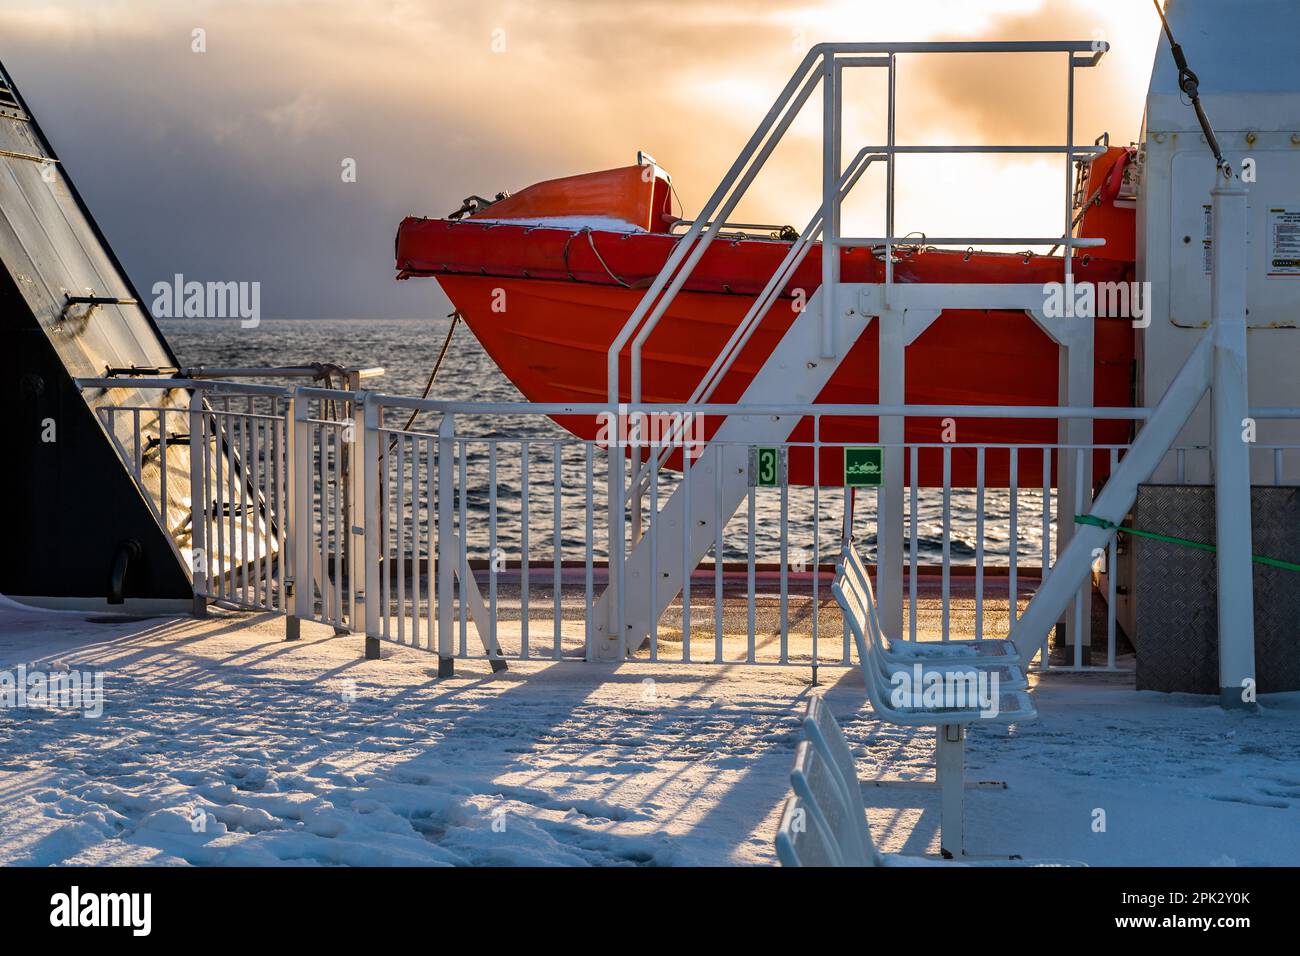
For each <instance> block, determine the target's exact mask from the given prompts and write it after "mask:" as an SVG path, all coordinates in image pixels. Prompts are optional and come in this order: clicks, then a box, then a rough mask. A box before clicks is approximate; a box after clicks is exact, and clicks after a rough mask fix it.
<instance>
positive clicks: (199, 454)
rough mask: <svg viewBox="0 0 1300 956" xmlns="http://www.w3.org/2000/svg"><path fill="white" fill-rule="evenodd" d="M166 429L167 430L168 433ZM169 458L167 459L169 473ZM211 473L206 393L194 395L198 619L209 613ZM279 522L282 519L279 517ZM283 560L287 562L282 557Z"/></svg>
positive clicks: (193, 544) (193, 559)
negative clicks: (205, 422)
mask: <svg viewBox="0 0 1300 956" xmlns="http://www.w3.org/2000/svg"><path fill="white" fill-rule="evenodd" d="M165 431H166V429H163V432H164V433H165ZM166 467H167V459H166V457H164V458H163V471H164V473H165V472H166ZM207 473H208V440H207V435H206V433H205V430H204V427H203V393H202V392H200V391H199V390H198V389H195V390H194V391H193V392H191V393H190V570H191V572H193V575H194V616H195V617H204V616H205V615H206V614H207V613H208V566H209V565H208V544H207V535H208V509H209V503H208V500H207V495H206V494H205V493H204V487H205V485H206V481H205V479H206V478H207ZM276 520H277V521H278V520H281V519H280V516H279V515H277V516H276ZM280 560H281V561H283V560H284V555H283V554H281V556H280Z"/></svg>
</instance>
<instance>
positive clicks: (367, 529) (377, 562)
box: [357, 392, 391, 661]
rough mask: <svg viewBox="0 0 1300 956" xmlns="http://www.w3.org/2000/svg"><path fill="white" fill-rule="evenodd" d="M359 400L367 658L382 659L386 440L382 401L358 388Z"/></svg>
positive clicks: (385, 571)
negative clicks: (382, 429) (382, 464)
mask: <svg viewBox="0 0 1300 956" xmlns="http://www.w3.org/2000/svg"><path fill="white" fill-rule="evenodd" d="M357 402H358V403H359V404H360V405H361V421H362V429H361V435H360V436H359V437H360V439H361V474H362V478H361V483H362V491H363V495H364V497H363V500H364V502H365V507H364V509H363V511H364V519H363V520H364V524H363V526H362V530H363V532H364V534H363V538H364V540H365V551H366V557H365V566H366V570H365V576H366V587H367V590H366V600H365V609H366V660H368V661H374V660H379V656H380V654H379V638H380V636H381V635H382V633H383V631H382V629H381V628H382V625H381V623H380V614H381V613H382V614H383V615H385V616H386V615H387V614H388V608H387V607H380V603H381V600H380V599H381V595H382V594H383V593H384V589H383V587H382V586H381V584H380V576H381V575H384V574H388V573H389V571H390V570H391V569H390V568H388V567H387V566H386V565H381V558H380V548H381V547H384V549H385V550H387V548H386V542H385V541H384V526H383V522H382V521H380V518H379V503H380V498H381V495H382V494H383V485H384V479H385V478H386V477H387V476H386V475H382V474H381V473H380V469H379V456H380V443H381V442H382V441H383V440H384V436H383V434H382V433H381V432H380V431H379V405H378V404H377V403H376V402H375V401H374V399H373V398H372V397H371V394H370V393H369V392H358V393H357Z"/></svg>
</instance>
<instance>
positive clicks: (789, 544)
mask: <svg viewBox="0 0 1300 956" xmlns="http://www.w3.org/2000/svg"><path fill="white" fill-rule="evenodd" d="M448 321H449V320H448V319H446V318H442V317H439V318H437V319H407V320H392V319H329V320H273V319H272V320H263V321H262V322H261V323H259V324H258V325H257V326H256V327H255V328H246V327H243V326H241V324H240V323H239V322H237V321H232V320H223V319H165V320H159V326H160V328H161V329H162V332H163V334H164V335H165V336H166V337H167V340H168V342H170V343H171V346H172V349H173V350H174V351H175V352H176V354H177V357H178V359H179V361H180V364H181V365H186V366H190V365H207V366H275V365H301V364H310V363H313V362H329V363H333V364H336V365H342V366H382V367H383V368H384V375H383V377H382V378H380V379H377V380H375V381H374V382H373V383H372V387H373V388H374V389H375V390H377V391H380V392H383V393H385V394H388V395H402V396H418V395H420V394H421V393H422V391H423V389H424V386H425V383H426V382H427V380H428V377H429V372H430V370H431V369H432V367H433V364H434V362H435V361H436V359H437V357H438V350H439V348H440V347H441V346H442V343H443V340H444V338H445V337H446V334H447V323H448ZM600 367H601V368H603V363H601V366H600ZM283 382H284V380H281V383H283ZM430 398H432V399H436V400H444V401H456V402H517V401H523V400H524V399H523V396H522V395H520V393H519V390H518V389H516V388H515V387H514V385H513V384H511V382H510V381H509V380H508V379H507V378H506V377H505V375H504V374H502V372H501V370H500V369H498V368H497V366H496V364H495V363H494V362H493V361H492V359H491V358H489V357H488V355H487V353H486V352H484V351H483V348H482V347H481V346H480V345H479V343H478V341H477V340H476V339H475V338H474V335H473V333H472V332H471V331H470V330H469V328H468V327H467V326H465V325H464V324H461V325H460V326H458V327H457V329H456V331H455V334H454V335H453V338H452V343H451V347H450V349H449V350H448V352H447V356H446V358H445V359H444V361H443V366H442V369H441V370H440V372H439V373H438V377H437V380H436V382H435V384H434V388H433V390H432V392H431V393H430ZM399 418H401V421H402V422H404V421H405V413H403V414H402V415H401V416H399ZM436 425H437V421H436V416H433V415H424V416H423V417H422V419H417V422H416V424H415V425H414V426H413V427H414V429H415V430H424V431H432V430H434V429H435V428H436ZM486 426H487V427H485V428H484V429H483V432H482V434H481V436H476V437H483V438H494V439H496V440H497V467H498V501H497V508H498V539H497V546H498V548H499V549H500V552H501V553H503V554H504V555H505V557H506V559H507V560H510V561H512V562H513V561H514V560H515V559H516V558H517V557H518V551H519V545H520V543H521V542H520V535H519V521H518V515H519V510H520V509H519V500H518V499H519V491H518V487H519V485H518V481H517V480H515V481H512V480H511V476H512V475H513V476H515V477H516V478H517V475H518V459H519V456H520V446H519V444H518V442H512V441H508V440H506V439H513V438H524V439H529V440H530V449H531V456H532V457H531V460H532V467H531V468H530V484H531V490H530V496H529V505H530V508H529V510H530V522H529V526H530V536H529V537H530V541H529V550H530V551H532V552H535V553H533V554H531V555H530V557H531V558H532V559H533V560H549V558H550V556H551V553H552V550H551V549H552V548H553V544H554V538H553V530H554V526H555V521H554V515H553V513H552V512H551V510H550V506H551V501H552V497H551V489H550V487H549V483H550V481H551V475H552V462H551V459H550V457H549V455H550V454H551V449H553V447H554V446H553V445H552V444H551V442H553V441H554V440H556V439H565V438H566V437H567V438H572V436H570V435H569V434H568V433H567V432H565V431H564V430H562V429H561V428H559V427H558V426H557V425H555V424H554V423H553V422H551V421H550V420H549V419H546V418H544V417H542V416H498V417H494V418H492V419H491V420H490V421H488V422H487V423H486ZM461 427H462V431H463V432H464V433H465V434H473V432H472V431H471V430H470V428H471V426H470V425H469V423H468V422H466V423H465V424H464V425H462V426H461ZM466 451H467V456H466V458H467V463H466V470H467V474H466V477H467V479H468V482H469V486H470V494H469V495H468V496H467V501H468V503H467V508H468V510H469V511H470V512H473V513H474V514H475V515H476V516H479V517H482V516H483V515H486V514H487V512H488V509H489V507H490V499H489V495H488V494H487V484H488V473H489V467H490V465H489V455H488V446H487V444H486V443H481V444H480V443H475V444H473V445H470V446H468V447H467V449H466ZM594 454H595V456H602V455H603V454H604V452H603V451H600V450H597V451H596V452H595V453H594ZM562 475H563V485H564V487H563V491H562V503H561V512H562V521H561V543H562V546H563V549H564V553H565V557H566V558H567V557H570V556H574V557H577V556H580V555H581V553H582V549H583V546H584V543H585V526H586V521H585V517H586V508H587V504H586V494H587V489H586V461H585V455H584V454H583V449H582V447H581V446H580V445H576V444H573V445H568V446H566V447H565V449H564V452H563V455H562ZM675 483H676V476H675V475H674V474H670V473H668V472H665V473H664V476H663V481H662V483H661V486H660V502H661V504H662V503H663V502H664V501H666V500H667V495H668V494H669V493H671V491H672V488H673V487H674V486H675ZM603 485H604V478H603V474H597V476H596V479H595V482H594V491H593V498H594V500H595V502H596V508H597V509H600V510H603V499H604V487H603ZM1053 497H1054V496H1053ZM756 499H757V501H756V511H757V515H756V522H755V552H756V559H757V560H758V561H762V562H775V561H778V560H780V556H781V543H782V542H781V533H780V527H781V522H780V495H779V492H778V491H777V490H776V489H771V488H764V489H760V490H759V491H758V492H757V495H756ZM977 500H978V499H977V497H976V494H975V491H974V490H973V489H954V490H953V492H952V496H951V502H950V510H949V516H948V524H949V531H948V538H949V547H950V554H951V561H952V563H953V564H957V565H970V564H974V563H975V560H976V554H977V522H976V514H977ZM1010 500H1011V499H1010V495H1009V494H1008V493H1007V491H1006V490H1005V489H989V490H987V491H986V492H985V500H984V508H983V510H984V559H985V563H986V564H987V565H990V566H998V565H1001V566H1005V565H1006V564H1007V563H1008V549H1009V543H1010V533H1009V532H1010V527H1009V510H1010ZM1019 503H1020V507H1019V513H1018V519H1017V525H1018V526H1017V534H1016V538H1017V554H1018V561H1019V563H1020V564H1021V566H1022V567H1027V566H1037V565H1038V564H1039V563H1040V561H1041V560H1042V513H1043V494H1042V491H1041V489H1028V490H1025V489H1022V490H1021V491H1020V493H1019ZM1049 506H1050V507H1052V508H1053V513H1054V501H1050V500H1049ZM788 508H789V519H788V523H787V527H788V534H787V538H786V542H785V544H786V560H787V562H788V563H790V564H792V565H796V566H797V565H800V564H806V565H809V566H811V564H812V563H813V561H814V560H818V561H820V562H822V563H826V562H830V561H833V559H834V555H835V553H836V551H837V550H838V548H839V541H840V536H841V530H842V522H843V513H844V493H843V489H841V488H834V487H823V488H821V489H819V491H818V492H817V493H815V494H814V492H813V490H812V489H809V488H791V489H790V494H789V501H788ZM875 510H876V493H875V492H874V491H872V490H866V489H864V490H863V491H860V492H859V493H858V497H857V505H856V508H855V520H854V535H855V538H856V540H857V542H858V545H859V547H860V548H861V549H862V550H863V552H864V555H865V556H866V557H867V558H868V559H869V560H872V559H874V558H875V550H876V539H875V527H876V521H875ZM814 513H816V514H818V515H819V519H818V520H817V521H816V522H814V520H813V516H814ZM916 517H917V558H918V561H919V562H920V563H922V564H937V563H939V562H940V561H941V560H942V554H943V540H944V509H943V494H942V491H941V490H940V489H937V488H922V489H920V490H919V494H918V506H917V516H916ZM910 520H911V519H910V516H908V517H907V518H906V519H905V523H904V531H905V533H906V534H910ZM596 523H597V526H599V523H600V519H599V514H598V517H597V522H596ZM814 527H816V529H817V533H816V534H814ZM480 537H482V536H480ZM747 537H748V521H747V512H746V507H745V506H744V505H743V504H742V506H741V508H740V510H739V511H738V512H737V514H736V516H735V518H733V519H732V521H731V522H730V523H729V524H728V526H727V532H726V535H725V539H724V548H723V551H724V558H725V560H727V561H743V560H744V559H745V555H746V547H747ZM480 552H482V553H480ZM904 553H906V552H904ZM471 556H474V557H489V554H488V553H487V550H486V543H485V539H484V540H482V541H478V542H476V543H475V544H473V545H472V546H471ZM601 556H603V554H602V549H601V548H600V547H599V546H598V547H597V557H601Z"/></svg>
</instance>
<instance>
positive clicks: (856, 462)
mask: <svg viewBox="0 0 1300 956" xmlns="http://www.w3.org/2000/svg"><path fill="white" fill-rule="evenodd" d="M881 458H882V454H881V450H880V449H879V448H845V449H844V486H845V487H846V488H874V487H877V486H878V485H879V484H880V476H881V474H882V471H881V464H880V463H881Z"/></svg>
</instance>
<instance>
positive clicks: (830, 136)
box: [821, 52, 840, 359]
mask: <svg viewBox="0 0 1300 956" xmlns="http://www.w3.org/2000/svg"><path fill="white" fill-rule="evenodd" d="M838 80H839V75H838V73H837V71H836V65H835V54H834V53H830V52H828V53H827V54H826V56H825V57H824V58H823V60H822V286H821V287H822V314H821V320H822V327H821V357H822V358H823V359H833V358H835V357H836V355H838V354H839V353H838V351H837V348H836V345H837V343H836V341H835V340H836V336H835V320H836V318H837V316H836V314H835V305H836V301H835V300H836V296H835V287H836V285H837V284H838V283H839V280H840V268H839V266H840V247H839V246H838V245H837V243H838V241H839V238H840V196H839V192H840V153H839V145H840V138H839V82H838Z"/></svg>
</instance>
